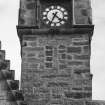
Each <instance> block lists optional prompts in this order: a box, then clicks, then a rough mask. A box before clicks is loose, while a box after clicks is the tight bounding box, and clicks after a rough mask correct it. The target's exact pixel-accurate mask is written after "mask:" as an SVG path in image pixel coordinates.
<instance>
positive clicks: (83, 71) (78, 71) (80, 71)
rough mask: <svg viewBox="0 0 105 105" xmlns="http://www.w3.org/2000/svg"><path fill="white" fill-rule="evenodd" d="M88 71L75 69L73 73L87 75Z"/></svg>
mask: <svg viewBox="0 0 105 105" xmlns="http://www.w3.org/2000/svg"><path fill="white" fill-rule="evenodd" d="M89 72H90V69H75V70H74V73H77V74H81V73H89Z"/></svg>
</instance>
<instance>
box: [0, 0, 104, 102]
mask: <svg viewBox="0 0 105 105" xmlns="http://www.w3.org/2000/svg"><path fill="white" fill-rule="evenodd" d="M91 2H92V12H93V13H92V14H93V24H94V25H95V30H94V35H93V37H92V43H91V46H92V47H91V72H92V74H93V84H92V85H93V99H94V100H105V0H91ZM18 9H19V0H0V41H1V42H2V50H6V59H7V60H10V61H11V70H15V78H16V79H18V80H20V73H21V56H20V42H19V38H18V36H17V30H16V25H17V24H18Z"/></svg>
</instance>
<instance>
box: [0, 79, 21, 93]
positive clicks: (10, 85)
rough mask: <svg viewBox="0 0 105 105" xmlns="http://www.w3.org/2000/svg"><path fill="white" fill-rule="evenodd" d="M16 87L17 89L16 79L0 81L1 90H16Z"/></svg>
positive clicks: (17, 82)
mask: <svg viewBox="0 0 105 105" xmlns="http://www.w3.org/2000/svg"><path fill="white" fill-rule="evenodd" d="M18 89H19V81H18V80H1V81H0V90H1V91H10V90H18Z"/></svg>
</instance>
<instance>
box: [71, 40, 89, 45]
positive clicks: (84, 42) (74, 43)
mask: <svg viewBox="0 0 105 105" xmlns="http://www.w3.org/2000/svg"><path fill="white" fill-rule="evenodd" d="M73 45H74V46H83V45H89V41H81V42H73Z"/></svg>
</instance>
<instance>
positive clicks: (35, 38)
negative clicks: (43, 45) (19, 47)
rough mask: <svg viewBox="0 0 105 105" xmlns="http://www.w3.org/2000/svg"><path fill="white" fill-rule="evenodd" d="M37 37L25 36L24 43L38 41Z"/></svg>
mask: <svg viewBox="0 0 105 105" xmlns="http://www.w3.org/2000/svg"><path fill="white" fill-rule="evenodd" d="M36 40H37V37H36V36H35V35H24V36H23V41H36Z"/></svg>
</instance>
